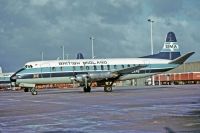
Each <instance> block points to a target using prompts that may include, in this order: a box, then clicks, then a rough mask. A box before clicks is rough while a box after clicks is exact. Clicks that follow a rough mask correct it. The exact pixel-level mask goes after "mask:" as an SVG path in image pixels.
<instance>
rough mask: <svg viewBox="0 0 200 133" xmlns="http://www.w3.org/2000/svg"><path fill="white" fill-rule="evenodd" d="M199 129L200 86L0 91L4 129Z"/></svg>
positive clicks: (24, 132)
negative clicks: (29, 91) (110, 90)
mask: <svg viewBox="0 0 200 133" xmlns="http://www.w3.org/2000/svg"><path fill="white" fill-rule="evenodd" d="M7 132H14V133H16V132H17V133H18V132H20V133H35V132H39V133H94V132H95V133H174V132H175V133H200V85H185V86H162V87H161V86H160V87H159V86H156V87H143V88H142V87H140V88H139V87H134V88H133V87H121V88H120V87H118V88H113V92H112V93H105V92H103V89H102V88H97V89H93V90H92V92H91V93H83V92H82V89H81V88H76V89H73V90H58V89H51V90H40V91H39V94H38V95H37V96H32V95H31V93H24V92H22V91H0V133H7Z"/></svg>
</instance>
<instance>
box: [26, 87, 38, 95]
mask: <svg viewBox="0 0 200 133" xmlns="http://www.w3.org/2000/svg"><path fill="white" fill-rule="evenodd" d="M23 89H24V92H29V91H30V92H31V94H32V95H37V91H36V89H35V88H23Z"/></svg>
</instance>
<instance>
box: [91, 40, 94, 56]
mask: <svg viewBox="0 0 200 133" xmlns="http://www.w3.org/2000/svg"><path fill="white" fill-rule="evenodd" d="M90 40H91V41H92V59H94V37H93V36H91V37H90Z"/></svg>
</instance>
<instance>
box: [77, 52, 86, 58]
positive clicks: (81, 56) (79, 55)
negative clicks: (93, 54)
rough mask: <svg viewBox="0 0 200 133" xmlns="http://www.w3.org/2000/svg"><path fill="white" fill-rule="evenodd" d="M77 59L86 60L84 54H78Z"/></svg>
mask: <svg viewBox="0 0 200 133" xmlns="http://www.w3.org/2000/svg"><path fill="white" fill-rule="evenodd" d="M76 59H84V57H83V54H82V53H78V54H77V56H76Z"/></svg>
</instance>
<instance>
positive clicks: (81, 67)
mask: <svg viewBox="0 0 200 133" xmlns="http://www.w3.org/2000/svg"><path fill="white" fill-rule="evenodd" d="M99 67H100V68H99ZM125 67H130V65H129V64H128V65H126V66H125V65H121V67H120V65H113V66H110V65H101V66H96V65H94V66H85V70H111V68H113V69H118V68H122V69H123V68H125ZM79 68H80V70H84V66H79ZM98 68H99V69H98ZM51 69H52V71H56V67H52V68H51ZM63 69H64V68H63V67H60V70H61V71H63ZM75 70H77V66H73V71H75Z"/></svg>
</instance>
